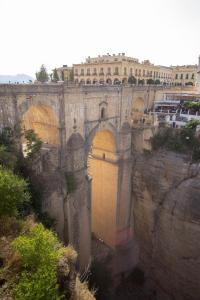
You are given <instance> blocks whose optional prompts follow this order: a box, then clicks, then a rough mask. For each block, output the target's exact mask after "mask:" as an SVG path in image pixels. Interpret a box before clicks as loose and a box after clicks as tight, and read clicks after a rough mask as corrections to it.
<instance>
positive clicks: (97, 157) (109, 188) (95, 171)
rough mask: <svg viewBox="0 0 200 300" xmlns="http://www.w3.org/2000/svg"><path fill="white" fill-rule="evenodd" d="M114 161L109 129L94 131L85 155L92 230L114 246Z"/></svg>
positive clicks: (111, 137) (115, 158)
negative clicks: (90, 178)
mask: <svg viewBox="0 0 200 300" xmlns="http://www.w3.org/2000/svg"><path fill="white" fill-rule="evenodd" d="M117 160H118V155H117V143H116V140H115V136H114V135H113V133H112V131H110V130H108V129H101V130H99V131H97V132H96V134H95V136H94V137H93V140H92V145H91V151H90V154H89V157H88V169H89V170H88V172H89V175H90V176H91V177H92V186H91V187H92V189H91V216H92V232H93V234H94V235H95V236H96V237H97V238H100V239H102V240H103V241H104V242H105V243H106V244H107V245H109V246H110V247H112V248H115V246H116V216H117V199H118V197H117V195H118V172H119V166H118V164H117ZM108 228H109V230H108Z"/></svg>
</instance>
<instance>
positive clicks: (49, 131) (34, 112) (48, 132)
mask: <svg viewBox="0 0 200 300" xmlns="http://www.w3.org/2000/svg"><path fill="white" fill-rule="evenodd" d="M22 128H25V129H26V130H28V129H33V130H34V131H35V133H36V134H37V135H38V136H39V138H40V139H41V140H42V141H43V143H45V144H50V145H59V144H60V138H59V129H58V128H59V121H58V118H57V116H56V114H55V112H54V110H53V109H52V108H51V107H50V106H47V105H44V104H35V105H34V104H33V105H32V106H30V107H29V108H28V109H27V110H26V112H25V113H24V114H23V116H22Z"/></svg>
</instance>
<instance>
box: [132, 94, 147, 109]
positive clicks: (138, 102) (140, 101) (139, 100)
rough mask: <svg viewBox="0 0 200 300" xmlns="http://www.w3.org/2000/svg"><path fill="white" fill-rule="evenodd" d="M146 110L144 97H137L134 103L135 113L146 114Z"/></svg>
mask: <svg viewBox="0 0 200 300" xmlns="http://www.w3.org/2000/svg"><path fill="white" fill-rule="evenodd" d="M144 109H145V102H144V99H143V98H142V97H137V98H136V99H135V100H134V101H133V111H135V112H144Z"/></svg>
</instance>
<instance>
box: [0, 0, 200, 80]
mask: <svg viewBox="0 0 200 300" xmlns="http://www.w3.org/2000/svg"><path fill="white" fill-rule="evenodd" d="M108 52H109V53H110V54H113V53H115V54H117V53H119V52H125V53H126V55H128V56H132V57H135V58H138V59H139V60H140V61H142V60H144V59H149V60H150V61H151V62H152V63H155V64H160V65H167V66H169V65H177V64H179V65H180V64H196V63H197V60H198V55H199V54H200V0H115V1H114V0H99V1H97V0H0V74H4V75H6V74H11V75H12V74H13V75H14V74H17V73H26V74H28V75H34V74H35V71H36V70H38V69H39V68H40V66H41V64H45V65H46V67H47V69H48V71H51V69H52V68H54V67H59V66H62V65H63V64H67V65H71V64H73V63H81V62H83V61H84V60H85V58H86V57H87V56H91V57H92V56H97V55H99V54H106V53H108Z"/></svg>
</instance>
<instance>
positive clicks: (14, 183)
mask: <svg viewBox="0 0 200 300" xmlns="http://www.w3.org/2000/svg"><path fill="white" fill-rule="evenodd" d="M29 199H30V195H29V193H28V189H27V183H26V181H25V180H24V179H22V178H20V177H19V176H17V175H15V174H13V172H12V171H10V170H5V169H3V168H2V167H0V217H2V216H13V215H16V214H17V213H18V209H19V207H20V206H21V205H22V204H23V203H25V202H28V201H29Z"/></svg>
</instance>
